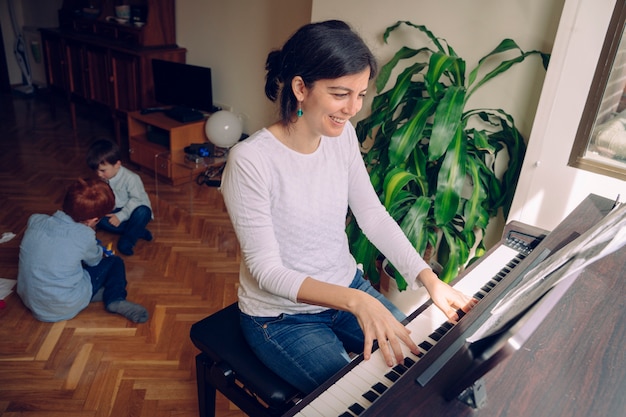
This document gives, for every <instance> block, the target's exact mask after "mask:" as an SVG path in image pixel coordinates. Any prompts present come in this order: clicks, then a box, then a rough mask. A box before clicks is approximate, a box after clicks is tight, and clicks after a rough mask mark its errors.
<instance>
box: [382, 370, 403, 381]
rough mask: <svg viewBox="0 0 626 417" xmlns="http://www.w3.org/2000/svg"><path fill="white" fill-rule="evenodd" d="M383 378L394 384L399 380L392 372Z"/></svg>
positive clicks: (398, 376)
mask: <svg viewBox="0 0 626 417" xmlns="http://www.w3.org/2000/svg"><path fill="white" fill-rule="evenodd" d="M385 378H387V379H388V380H390V381H391V382H396V381H397V380H398V379H399V378H400V375H398V374H397V373H395V372H393V371H389V372H387V373H386V374H385Z"/></svg>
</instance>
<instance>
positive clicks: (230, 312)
mask: <svg viewBox="0 0 626 417" xmlns="http://www.w3.org/2000/svg"><path fill="white" fill-rule="evenodd" d="M190 337H191V340H192V342H193V344H194V345H195V346H196V347H197V348H198V349H200V351H201V353H199V354H198V355H197V356H196V378H197V383H198V406H199V411H200V417H214V416H215V395H216V390H217V391H220V392H221V393H222V394H224V396H225V397H226V398H228V399H229V400H230V401H231V402H233V404H235V405H236V406H237V407H239V408H240V409H241V410H242V411H243V412H245V413H246V414H247V415H249V416H252V417H271V416H279V415H282V414H283V413H285V412H286V411H287V410H288V409H289V408H291V407H292V406H293V405H294V401H295V399H296V398H297V397H298V394H299V392H298V390H296V389H295V388H294V387H292V386H291V385H289V384H288V383H287V382H285V381H284V380H283V379H282V378H280V377H279V376H278V375H276V374H275V373H274V372H272V371H271V370H270V369H268V368H267V367H266V366H265V365H263V364H262V363H261V361H259V360H258V359H257V357H256V355H255V354H254V352H252V350H251V349H250V347H249V346H248V343H247V342H246V340H245V339H244V337H243V333H242V332H241V330H240V327H239V307H238V306H237V303H234V304H231V305H230V306H228V307H226V308H224V309H222V310H220V311H218V312H217V313H215V314H212V315H211V316H209V317H207V318H205V319H203V320H201V321H199V322H197V323H194V324H193V325H192V326H191V331H190Z"/></svg>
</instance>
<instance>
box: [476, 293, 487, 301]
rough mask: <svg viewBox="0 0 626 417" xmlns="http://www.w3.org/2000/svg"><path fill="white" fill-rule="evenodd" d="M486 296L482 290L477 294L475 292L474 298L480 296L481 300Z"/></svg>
mask: <svg viewBox="0 0 626 417" xmlns="http://www.w3.org/2000/svg"><path fill="white" fill-rule="evenodd" d="M484 297H485V294H483V293H481V292H477V293H476V294H474V298H478V299H479V300H482V299H483V298H484Z"/></svg>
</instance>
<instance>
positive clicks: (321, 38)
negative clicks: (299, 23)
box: [265, 20, 378, 125]
mask: <svg viewBox="0 0 626 417" xmlns="http://www.w3.org/2000/svg"><path fill="white" fill-rule="evenodd" d="M367 68H369V69H370V80H371V79H373V78H374V77H375V76H376V72H377V71H378V66H377V64H376V59H375V58H374V55H373V54H372V52H371V51H370V50H369V48H368V47H367V45H365V42H363V40H362V39H361V37H360V36H359V35H358V34H357V33H355V32H354V31H353V30H352V29H351V28H350V26H348V25H347V24H346V23H345V22H343V21H341V20H327V21H325V22H319V23H310V24H308V25H305V26H303V27H301V28H300V29H298V31H296V33H294V34H293V35H292V36H291V38H289V40H287V42H286V43H285V45H283V48H282V49H281V50H275V51H272V52H270V53H269V55H268V56H267V61H266V63H265V70H266V71H267V74H266V76H265V95H266V96H267V98H269V99H270V100H272V101H276V100H277V99H279V98H280V118H281V121H282V123H283V124H284V125H288V124H289V123H290V122H292V118H293V113H294V112H295V111H296V109H297V108H298V100H297V99H296V97H295V95H294V93H293V91H292V89H291V81H292V80H293V78H294V77H295V76H298V75H299V76H300V77H302V79H303V80H304V84H305V85H306V86H307V87H308V88H312V87H313V84H315V82H316V81H318V80H330V79H335V78H339V77H343V76H345V75H352V74H358V73H359V72H361V71H363V70H365V69H367ZM285 87H286V88H285Z"/></svg>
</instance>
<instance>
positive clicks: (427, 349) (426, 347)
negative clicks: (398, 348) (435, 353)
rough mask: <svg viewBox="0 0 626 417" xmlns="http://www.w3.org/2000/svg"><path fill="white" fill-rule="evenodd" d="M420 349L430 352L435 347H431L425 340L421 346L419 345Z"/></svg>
mask: <svg viewBox="0 0 626 417" xmlns="http://www.w3.org/2000/svg"><path fill="white" fill-rule="evenodd" d="M417 346H419V347H421V348H422V349H424V350H425V351H426V352H428V351H429V350H430V349H431V348H432V347H433V345H431V344H430V343H429V342H428V341H426V340H424V341H423V342H422V343H420V344H419V345H417Z"/></svg>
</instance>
